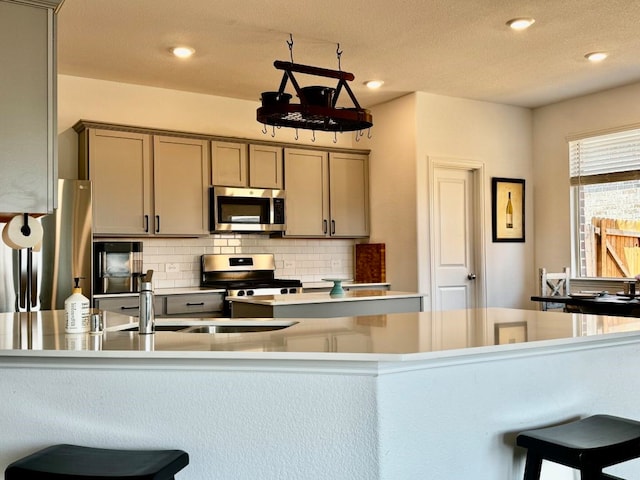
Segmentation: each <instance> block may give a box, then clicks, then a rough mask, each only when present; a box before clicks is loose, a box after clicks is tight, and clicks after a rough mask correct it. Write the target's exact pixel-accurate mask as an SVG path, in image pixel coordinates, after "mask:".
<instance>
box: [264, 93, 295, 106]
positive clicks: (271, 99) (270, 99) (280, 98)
mask: <svg viewBox="0 0 640 480" xmlns="http://www.w3.org/2000/svg"><path fill="white" fill-rule="evenodd" d="M261 100H262V106H263V107H267V106H270V105H288V104H289V100H291V95H290V94H289V93H280V92H262V95H261Z"/></svg>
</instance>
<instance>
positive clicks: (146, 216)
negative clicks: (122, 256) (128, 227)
mask: <svg viewBox="0 0 640 480" xmlns="http://www.w3.org/2000/svg"><path fill="white" fill-rule="evenodd" d="M144 233H149V215H145V216H144Z"/></svg>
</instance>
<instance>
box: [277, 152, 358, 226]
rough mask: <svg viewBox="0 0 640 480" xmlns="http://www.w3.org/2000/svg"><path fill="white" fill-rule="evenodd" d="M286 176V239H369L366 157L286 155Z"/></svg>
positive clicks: (349, 155)
mask: <svg viewBox="0 0 640 480" xmlns="http://www.w3.org/2000/svg"><path fill="white" fill-rule="evenodd" d="M284 172H285V178H286V184H285V191H286V194H287V204H286V208H287V210H286V222H287V230H286V232H285V234H286V235H287V236H291V237H345V238H354V237H366V236H368V235H369V188H368V175H369V169H368V157H367V155H361V154H350V153H349V154H347V153H327V152H322V151H318V150H302V149H285V154H284Z"/></svg>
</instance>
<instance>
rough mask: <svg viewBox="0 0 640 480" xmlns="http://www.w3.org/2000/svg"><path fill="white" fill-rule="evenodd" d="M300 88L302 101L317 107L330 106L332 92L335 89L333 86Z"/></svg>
mask: <svg viewBox="0 0 640 480" xmlns="http://www.w3.org/2000/svg"><path fill="white" fill-rule="evenodd" d="M300 90H301V93H302V96H303V98H302V101H303V103H306V104H307V105H316V106H319V107H331V101H332V99H333V94H334V93H335V91H336V89H335V88H331V87H323V86H313V87H302V88H301V89H300Z"/></svg>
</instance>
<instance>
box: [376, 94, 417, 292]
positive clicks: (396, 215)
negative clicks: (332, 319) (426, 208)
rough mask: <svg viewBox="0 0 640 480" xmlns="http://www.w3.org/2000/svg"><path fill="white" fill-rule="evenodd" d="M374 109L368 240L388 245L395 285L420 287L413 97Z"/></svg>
mask: <svg viewBox="0 0 640 480" xmlns="http://www.w3.org/2000/svg"><path fill="white" fill-rule="evenodd" d="M372 113H373V117H374V122H375V127H374V128H373V129H372V132H373V133H372V139H371V140H370V141H369V142H368V143H367V147H368V148H371V154H370V156H369V172H370V173H369V178H370V185H369V191H370V196H371V208H370V211H371V237H370V239H371V242H372V243H375V242H381V243H385V253H386V259H387V281H388V282H390V283H391V285H392V287H393V289H394V290H400V291H417V289H418V264H417V262H416V258H417V248H418V245H417V240H416V135H415V131H416V123H415V96H414V95H407V96H405V97H403V98H400V99H398V100H395V101H393V102H388V103H385V104H382V105H378V106H376V107H375V108H373V111H372Z"/></svg>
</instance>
